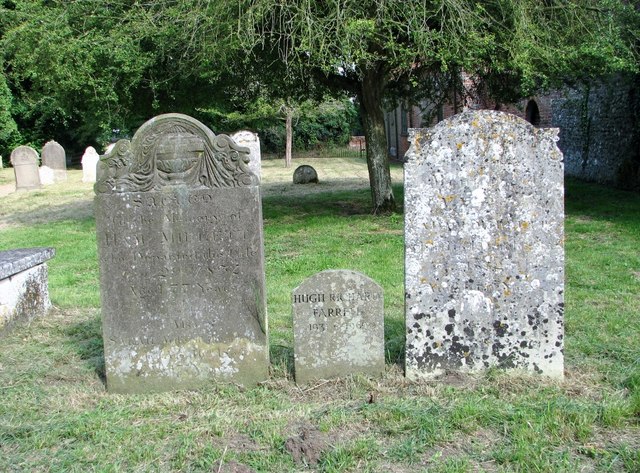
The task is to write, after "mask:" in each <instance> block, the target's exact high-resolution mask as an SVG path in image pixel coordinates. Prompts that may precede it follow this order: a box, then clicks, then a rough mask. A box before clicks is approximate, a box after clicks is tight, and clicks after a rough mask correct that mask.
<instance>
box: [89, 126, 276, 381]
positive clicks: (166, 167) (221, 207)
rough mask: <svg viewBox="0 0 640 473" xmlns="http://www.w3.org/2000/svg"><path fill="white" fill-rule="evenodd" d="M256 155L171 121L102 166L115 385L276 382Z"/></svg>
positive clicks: (102, 247)
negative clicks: (252, 159) (252, 162)
mask: <svg viewBox="0 0 640 473" xmlns="http://www.w3.org/2000/svg"><path fill="white" fill-rule="evenodd" d="M248 154H249V150H248V149H247V148H243V147H240V146H238V145H236V144H235V143H234V142H233V140H231V138H229V137H228V136H225V135H218V136H215V135H214V134H213V133H212V132H211V130H209V129H208V128H206V127H205V126H204V125H203V124H202V123H200V122H199V121H197V120H195V119H193V118H191V117H188V116H186V115H180V114H167V115H160V116H158V117H155V118H153V119H151V120H149V121H148V122H146V123H145V124H144V125H142V127H141V128H140V129H139V130H138V131H137V132H136V134H135V136H134V137H133V139H132V140H131V142H129V141H127V140H121V141H119V142H118V143H117V144H116V146H115V147H114V148H113V150H112V151H111V153H109V154H107V155H105V156H103V157H101V159H100V162H99V163H98V174H97V182H96V185H95V190H96V194H97V195H96V230H97V241H98V251H99V252H98V254H99V259H100V288H101V299H102V319H103V338H104V344H105V350H104V351H105V367H106V375H107V387H108V389H109V390H110V391H114V392H152V391H168V390H175V389H185V388H196V387H199V386H203V385H206V384H210V383H211V382H212V381H214V380H218V381H227V382H233V383H238V384H244V385H254V384H256V383H258V382H260V381H263V380H265V379H266V378H267V376H268V369H269V346H268V343H267V314H266V301H265V276H264V256H263V255H264V252H263V237H262V211H261V202H260V192H259V187H258V185H257V179H256V178H255V176H254V175H253V174H252V173H251V172H250V171H249V169H248V166H247V164H248V161H249V156H248Z"/></svg>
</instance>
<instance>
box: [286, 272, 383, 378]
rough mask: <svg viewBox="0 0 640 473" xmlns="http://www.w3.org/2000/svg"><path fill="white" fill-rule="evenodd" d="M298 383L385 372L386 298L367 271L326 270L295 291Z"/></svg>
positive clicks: (293, 296)
mask: <svg viewBox="0 0 640 473" xmlns="http://www.w3.org/2000/svg"><path fill="white" fill-rule="evenodd" d="M292 305H293V338H294V359H295V376H296V383H298V384H303V383H307V382H309V381H311V380H314V379H323V378H333V377H339V376H348V375H351V374H356V373H364V374H369V375H379V374H382V373H384V320H383V319H384V297H383V292H382V288H381V287H380V286H379V285H378V284H377V283H376V282H375V281H373V280H372V279H369V278H368V277H366V276H365V275H363V274H360V273H357V272H355V271H348V270H328V271H322V272H320V273H317V274H315V275H313V276H311V277H310V278H308V279H306V280H305V281H304V282H303V283H302V284H300V286H298V287H297V288H296V289H294V290H293V293H292Z"/></svg>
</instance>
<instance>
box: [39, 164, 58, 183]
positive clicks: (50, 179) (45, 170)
mask: <svg viewBox="0 0 640 473" xmlns="http://www.w3.org/2000/svg"><path fill="white" fill-rule="evenodd" d="M38 174H39V175H40V184H42V185H43V186H50V185H51V184H55V183H56V175H55V171H54V170H53V169H51V168H50V167H49V166H40V167H39V168H38Z"/></svg>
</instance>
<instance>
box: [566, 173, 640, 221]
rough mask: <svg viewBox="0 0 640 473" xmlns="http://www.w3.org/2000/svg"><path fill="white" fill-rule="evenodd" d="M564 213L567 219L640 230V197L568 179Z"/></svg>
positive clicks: (632, 193) (629, 192)
mask: <svg viewBox="0 0 640 473" xmlns="http://www.w3.org/2000/svg"><path fill="white" fill-rule="evenodd" d="M565 212H566V214H567V217H574V218H577V217H582V218H585V217H586V218H589V219H593V220H606V221H609V222H612V223H616V224H623V225H625V226H626V225H631V226H633V227H638V228H639V229H640V193H638V192H631V191H622V190H618V189H612V188H610V187H605V186H602V185H598V184H591V183H587V182H582V181H579V180H577V179H573V178H567V179H566V180H565Z"/></svg>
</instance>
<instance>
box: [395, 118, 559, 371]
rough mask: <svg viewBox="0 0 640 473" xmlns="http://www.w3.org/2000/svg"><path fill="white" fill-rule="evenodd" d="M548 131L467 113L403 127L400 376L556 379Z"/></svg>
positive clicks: (555, 187)
mask: <svg viewBox="0 0 640 473" xmlns="http://www.w3.org/2000/svg"><path fill="white" fill-rule="evenodd" d="M557 134H558V130H556V129H536V128H534V127H533V126H531V125H530V124H528V123H527V122H525V121H524V120H522V119H520V118H517V117H516V116H514V115H509V114H505V113H500V112H493V111H481V112H465V113H463V114H460V115H457V116H455V117H453V118H452V119H449V120H445V121H443V122H441V123H439V124H438V125H436V126H435V127H433V128H431V129H422V130H413V131H412V135H411V141H412V144H411V148H410V149H409V151H408V153H407V162H406V164H405V166H404V173H405V204H404V208H405V245H406V251H405V278H406V280H405V291H406V302H405V304H406V329H407V343H406V364H405V369H406V375H407V377H409V378H411V379H418V378H429V377H433V376H437V375H439V374H442V373H445V372H446V371H449V370H451V371H459V372H470V373H473V372H480V371H483V370H485V369H487V368H490V367H501V368H505V369H517V370H525V371H530V372H537V373H542V374H544V375H548V376H551V377H558V378H561V377H562V376H563V307H564V296H563V292H564V250H563V238H564V229H563V220H564V215H563V214H564V210H563V193H564V187H563V165H562V154H561V152H560V151H559V150H558V147H557V146H556V141H557Z"/></svg>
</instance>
